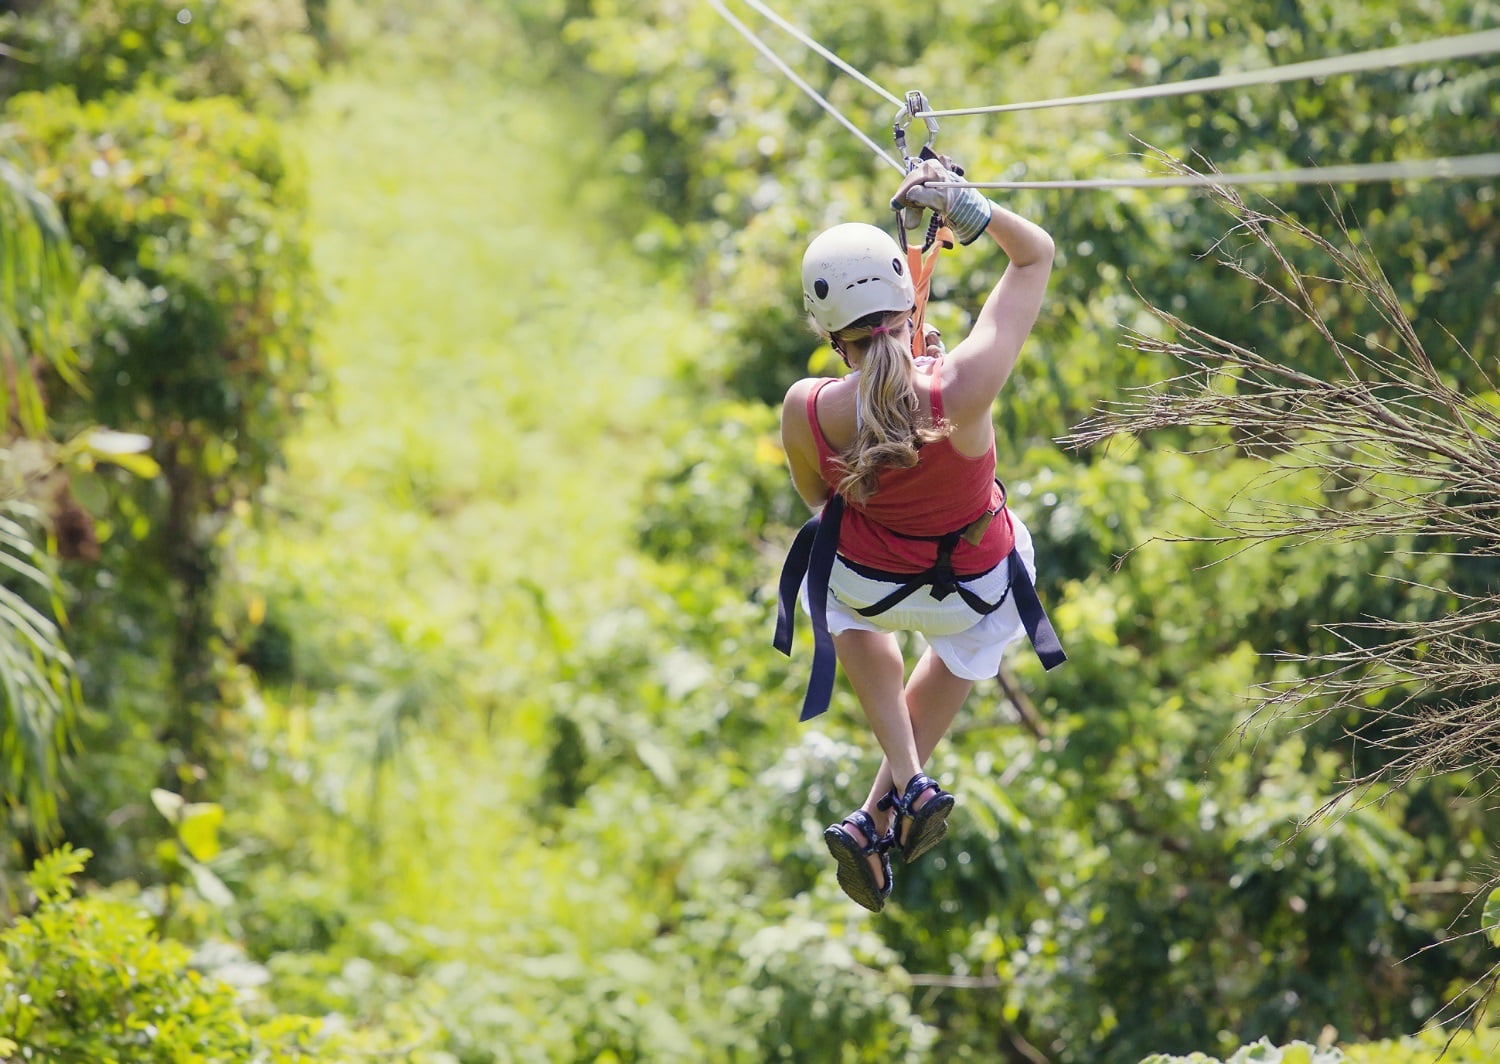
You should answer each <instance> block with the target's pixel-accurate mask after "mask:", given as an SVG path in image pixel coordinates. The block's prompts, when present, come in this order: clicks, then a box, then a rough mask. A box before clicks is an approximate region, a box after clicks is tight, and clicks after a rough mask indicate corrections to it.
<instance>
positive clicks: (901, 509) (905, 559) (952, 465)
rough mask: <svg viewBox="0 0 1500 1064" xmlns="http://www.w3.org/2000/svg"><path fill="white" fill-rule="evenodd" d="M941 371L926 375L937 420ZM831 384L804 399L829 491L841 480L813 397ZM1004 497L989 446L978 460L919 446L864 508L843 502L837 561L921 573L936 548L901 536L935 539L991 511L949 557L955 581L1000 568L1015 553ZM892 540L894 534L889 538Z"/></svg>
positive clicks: (884, 475) (886, 473) (945, 448)
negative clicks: (978, 531)
mask: <svg viewBox="0 0 1500 1064" xmlns="http://www.w3.org/2000/svg"><path fill="white" fill-rule="evenodd" d="M940 372H941V367H940V366H935V367H934V368H933V373H932V416H933V418H934V419H937V418H941V417H942V416H943V395H942V387H941V383H940V376H939V374H940ZM836 379H837V378H835V377H829V378H827V379H826V380H822V381H819V382H818V383H817V384H816V385H815V386H814V387H813V390H812V391H811V392H810V393H809V394H808V397H807V420H808V424H810V425H811V426H812V434H813V440H814V441H815V442H816V444H817V447H818V469H819V472H821V473H822V476H823V480H824V482H825V483H826V484H827V485H828V487H829V490H830V491H833V490H836V489H837V487H838V483H839V480H840V475H839V471H838V467H837V465H836V461H837V458H838V453H837V452H836V451H834V449H833V448H832V447H830V446H829V444H828V440H827V439H826V438H825V437H824V435H823V428H822V426H821V425H819V424H818V409H817V403H818V393H819V392H821V391H822V390H823V389H824V388H825V387H826V386H827V385H829V384H832V383H833V382H834V381H835V380H836ZM1004 505H1005V493H1004V491H1003V490H1002V489H1001V487H1000V485H999V484H997V483H996V482H995V447H994V444H991V445H990V449H989V452H988V453H987V454H985V455H984V456H983V457H980V458H969V457H967V456H965V455H962V454H959V453H958V451H956V450H954V448H953V443H952V441H951V440H950V439H947V438H945V439H941V440H937V441H936V442H933V443H928V444H924V445H923V446H922V447H921V449H920V450H918V451H917V464H916V465H914V466H912V467H911V468H910V469H899V468H894V467H892V468H889V469H884V470H882V471H881V473H880V479H879V482H878V486H877V487H876V490H875V493H874V494H873V495H871V496H870V497H869V498H868V499H866V500H865V501H864V502H863V503H854V502H850V503H849V504H848V505H847V506H846V507H845V509H844V520H843V524H842V525H841V526H840V529H839V554H841V555H843V556H844V557H845V558H848V559H849V560H850V561H852V562H857V563H858V564H860V565H867V566H870V567H872V568H875V569H884V570H886V571H887V572H892V573H920V572H922V571H924V570H926V569H928V568H930V567H931V566H932V564H933V563H934V562H935V561H936V560H937V544H936V543H934V542H932V541H931V540H924V539H905V538H903V536H941V535H944V534H946V533H948V532H952V531H954V530H955V529H960V528H963V527H964V526H965V525H967V524H968V523H969V522H971V521H973V520H975V519H976V518H978V517H979V516H981V515H982V514H985V513H987V512H989V511H992V510H995V511H998V512H997V513H996V516H995V519H994V520H993V521H991V522H990V525H989V527H988V528H987V529H985V533H984V538H983V539H982V540H980V543H979V546H977V547H976V546H974V545H973V544H972V543H969V542H967V541H963V540H960V541H959V544H958V546H957V547H956V548H955V549H954V551H953V569H954V571H955V572H956V573H958V574H959V575H960V576H963V575H973V574H976V573H982V572H985V571H987V570H989V569H991V568H993V567H994V566H996V565H998V564H1000V562H1001V561H1003V560H1004V558H1005V557H1006V555H1008V554H1009V553H1010V552H1011V548H1012V547H1014V546H1015V540H1016V537H1015V532H1014V530H1013V529H1012V528H1011V525H1010V513H1009V512H1008V511H1007V510H1005V509H1004ZM894 533H901V534H902V535H896V534H894Z"/></svg>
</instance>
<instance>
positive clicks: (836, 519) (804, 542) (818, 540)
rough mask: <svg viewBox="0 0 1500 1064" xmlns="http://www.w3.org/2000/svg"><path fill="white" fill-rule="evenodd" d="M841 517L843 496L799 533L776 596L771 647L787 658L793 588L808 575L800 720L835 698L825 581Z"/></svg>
mask: <svg viewBox="0 0 1500 1064" xmlns="http://www.w3.org/2000/svg"><path fill="white" fill-rule="evenodd" d="M843 517H844V497H843V496H842V495H839V494H836V493H835V494H834V495H833V496H832V497H830V498H829V500H828V502H827V504H826V505H825V506H824V507H823V512H822V513H819V514H814V515H813V516H812V517H811V518H810V519H809V520H808V522H807V524H805V525H803V526H802V528H801V530H800V531H799V532H798V533H797V538H796V539H795V540H793V541H792V549H791V550H790V551H789V552H788V553H787V556H786V563H785V564H784V565H783V566H782V567H781V580H780V583H779V585H778V591H777V596H776V636H775V638H774V639H773V640H772V641H771V642H772V645H773V646H774V647H775V648H776V649H777V650H779V651H781V652H782V653H783V654H785V655H787V656H788V657H790V656H791V653H792V626H793V624H794V623H795V618H796V616H797V588H798V587H799V586H800V585H801V583H802V577H803V575H804V574H805V575H806V576H807V599H808V602H807V604H808V607H809V609H810V611H811V614H812V626H813V662H812V676H811V677H810V678H809V679H808V681H807V693H806V694H805V695H804V696H803V698H802V716H801V717H799V718H798V719H799V720H811V719H812V718H813V717H816V716H817V715H818V714H819V713H822V712H823V711H824V710H826V709H827V708H828V703H829V702H830V701H831V700H832V698H833V681H834V677H835V676H836V675H837V672H838V656H837V655H836V654H835V653H834V650H833V636H831V635H829V634H828V578H829V576H830V575H831V574H832V573H833V559H834V557H835V556H836V555H837V554H838V549H839V525H840V524H841V523H842V521H843Z"/></svg>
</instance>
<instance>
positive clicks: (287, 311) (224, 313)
mask: <svg viewBox="0 0 1500 1064" xmlns="http://www.w3.org/2000/svg"><path fill="white" fill-rule="evenodd" d="M7 111H8V114H9V117H10V118H11V120H12V121H14V122H15V123H16V126H17V146H18V148H19V149H20V150H22V151H24V152H26V153H27V155H28V157H29V161H30V164H31V166H32V168H33V172H34V173H36V175H37V180H38V184H39V186H40V188H41V190H42V191H43V192H45V193H46V194H47V195H48V196H50V197H51V198H52V199H53V200H54V201H55V202H56V203H57V204H58V205H59V207H60V208H61V210H62V213H63V216H64V218H65V220H66V223H67V226H68V230H69V232H70V233H71V235H72V238H73V240H74V241H75V242H77V243H78V244H79V245H80V246H81V248H82V249H83V250H84V252H85V254H86V257H87V260H88V261H89V262H90V263H91V264H92V265H93V266H94V267H95V268H94V270H92V271H91V274H90V277H89V282H90V286H91V290H92V292H93V293H94V307H95V318H96V321H95V324H94V329H95V339H94V342H93V343H92V344H91V345H90V348H89V350H88V352H87V355H86V358H85V366H84V368H85V372H86V374H87V376H88V378H89V380H90V384H91V390H92V401H91V406H90V413H92V414H93V415H94V417H95V418H96V420H98V421H100V422H102V423H105V424H108V425H111V426H113V427H115V428H120V429H135V428H143V429H147V430H150V429H154V428H156V427H157V426H166V425H170V424H175V423H183V424H184V428H183V430H180V432H185V433H187V436H186V439H184V440H183V441H182V443H183V445H186V446H190V447H191V448H192V449H193V450H194V451H199V452H202V453H201V454H200V455H197V456H195V464H196V465H197V466H198V467H199V470H200V471H201V472H202V474H204V475H205V477H206V478H207V479H208V480H209V481H210V482H224V481H226V480H228V479H229V478H228V476H227V474H229V473H230V472H233V471H239V472H240V473H241V476H243V477H246V478H248V479H249V480H250V481H251V483H252V484H253V482H254V480H255V479H256V478H257V477H259V476H261V475H263V474H264V471H265V469H266V467H267V465H268V464H269V462H270V461H271V460H272V458H273V456H274V455H275V454H276V452H277V448H278V442H279V440H280V438H281V437H282V435H284V433H285V431H286V429H287V426H288V425H289V422H290V418H291V415H292V413H293V410H294V407H295V404H296V402H297V401H298V399H297V397H298V396H299V395H300V394H301V392H302V390H303V389H304V388H305V387H306V386H307V383H308V380H309V373H310V369H309V352H308V322H309V315H310V312H311V309H312V307H313V306H314V305H315V304H314V300H313V298H312V297H311V295H310V294H309V293H308V291H307V286H306V283H305V282H306V276H307V270H308V264H307V258H306V249H305V246H304V244H303V242H302V238H301V233H300V224H301V211H302V198H303V194H302V191H301V187H300V184H299V182H298V178H297V175H296V173H295V171H294V170H293V169H292V168H291V166H290V165H289V161H288V159H287V158H286V156H285V153H284V152H283V150H282V147H281V143H280V138H279V134H278V132H277V130H276V127H275V125H274V124H273V123H271V122H270V121H268V120H266V119H262V118H257V117H255V116H253V115H251V114H249V113H247V112H246V111H244V110H243V109H242V108H240V107H239V106H237V105H236V104H235V103H233V102H232V101H229V100H225V99H214V100H203V101H192V102H178V101H174V100H171V99H169V98H167V97H164V96H161V95H157V94H152V93H145V92H142V93H136V94H133V95H131V96H128V97H123V98H120V99H117V100H115V101H114V102H112V103H110V104H108V105H105V104H100V103H82V104H80V103H78V102H77V101H76V99H75V98H74V95H73V94H72V92H71V91H70V90H68V89H56V90H53V91H51V92H50V93H47V94H28V95H22V96H18V97H16V98H14V99H12V100H11V101H10V102H9V105H8V107H7ZM148 434H153V433H150V432H148ZM163 445H164V446H171V444H170V443H168V442H167V441H163ZM220 490H223V489H220Z"/></svg>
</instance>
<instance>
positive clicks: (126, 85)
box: [0, 0, 317, 100]
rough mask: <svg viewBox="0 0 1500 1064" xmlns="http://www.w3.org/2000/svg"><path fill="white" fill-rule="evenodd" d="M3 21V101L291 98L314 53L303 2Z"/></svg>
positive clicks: (118, 7) (64, 7)
mask: <svg viewBox="0 0 1500 1064" xmlns="http://www.w3.org/2000/svg"><path fill="white" fill-rule="evenodd" d="M17 6H18V7H20V10H18V11H8V12H6V13H4V14H3V15H0V44H4V45H5V47H6V48H7V49H8V51H9V52H10V54H11V55H12V56H14V57H15V59H16V60H18V61H17V62H13V63H10V64H8V65H7V66H8V70H7V72H6V75H5V77H4V78H3V79H0V96H5V95H9V94H10V93H13V92H23V91H27V90H33V89H44V88H47V87H49V86H52V85H70V86H72V88H73V90H74V91H75V92H76V93H77V94H78V96H79V98H80V99H83V100H97V99H102V98H103V97H105V96H108V95H110V94H111V93H122V92H132V91H134V90H136V89H137V88H140V87H142V86H143V85H155V86H158V87H160V88H162V89H163V90H165V91H167V92H169V93H171V94H172V95H174V96H177V97H180V98H183V99H188V98H194V97H203V96H237V97H240V98H242V99H246V100H254V99H261V98H265V97H268V96H281V97H290V96H297V95H300V94H302V93H304V92H306V91H307V88H308V86H309V85H310V83H311V80H312V77H313V75H314V73H315V71H316V51H317V50H316V47H315V43H314V39H313V37H312V36H311V35H310V34H309V32H308V29H309V27H308V14H309V12H307V11H305V10H304V3H303V0H201V2H200V0H187V2H173V0H126V2H113V3H108V4H98V3H90V2H89V0H43V2H41V3H36V4H26V5H17Z"/></svg>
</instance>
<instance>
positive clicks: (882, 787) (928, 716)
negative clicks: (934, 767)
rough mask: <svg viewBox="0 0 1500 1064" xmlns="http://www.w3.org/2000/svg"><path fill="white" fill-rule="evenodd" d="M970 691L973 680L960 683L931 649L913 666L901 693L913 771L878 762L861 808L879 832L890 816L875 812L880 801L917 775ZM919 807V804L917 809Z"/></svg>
mask: <svg viewBox="0 0 1500 1064" xmlns="http://www.w3.org/2000/svg"><path fill="white" fill-rule="evenodd" d="M846 671H847V670H846ZM973 687H974V681H973V680H965V679H962V678H961V677H958V676H955V675H953V673H951V672H950V671H948V666H946V665H944V664H943V660H942V659H941V658H939V657H938V656H937V655H936V654H934V653H933V652H932V648H931V647H928V649H927V652H926V653H925V654H923V655H922V657H921V660H919V661H918V662H917V667H916V668H915V669H913V670H912V673H911V680H910V681H909V682H908V683H907V685H906V690H905V692H904V694H905V701H906V708H907V714H908V717H907V719H908V720H909V721H910V723H911V731H912V739H913V742H914V743H915V744H916V751H917V765H916V768H914V769H912V771H910V772H905V771H904V769H903V770H900V771H897V772H892V770H891V759H890V757H889V756H887V757H886V758H885V760H883V761H881V763H880V771H879V772H878V773H876V775H875V783H874V786H872V787H871V788H870V795H869V797H868V798H866V799H865V804H864V805H863V806H862V807H861V808H863V809H864V811H865V812H867V813H869V814H870V816H871V817H873V818H874V820H875V824H876V826H877V827H879V828H880V830H881V831H885V830H886V829H887V828H888V827H889V825H890V821H891V817H892V816H893V815H894V813H893V812H891V811H889V810H886V811H882V810H880V809H878V808H876V806H877V804H878V803H879V802H880V799H882V798H884V797H885V796H886V794H887V793H889V791H890V790H891V788H892V787H895V788H896V790H897V791H898V792H899V791H900V790H901V789H902V788H903V787H905V786H906V783H907V781H908V780H910V779H911V778H912V776H914V775H916V773H917V772H920V771H921V768H922V766H923V765H924V764H926V763H927V759H928V758H929V757H931V756H932V751H933V750H935V749H936V748H937V744H938V741H939V740H941V739H942V737H943V736H944V735H946V734H948V729H949V728H950V727H951V726H952V725H953V719H954V718H955V717H957V716H958V711H959V710H960V709H962V708H963V704H964V700H965V699H967V698H968V697H969V692H970V691H971V690H972V689H973ZM897 781H899V782H897ZM920 805H921V803H920V802H919V803H918V807H920Z"/></svg>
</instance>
